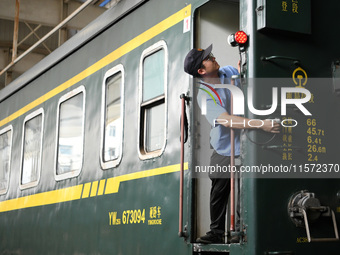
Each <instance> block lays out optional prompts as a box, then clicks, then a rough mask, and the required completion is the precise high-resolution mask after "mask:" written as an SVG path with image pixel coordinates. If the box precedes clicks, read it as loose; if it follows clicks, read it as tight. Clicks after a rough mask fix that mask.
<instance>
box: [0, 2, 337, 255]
mask: <svg viewBox="0 0 340 255" xmlns="http://www.w3.org/2000/svg"><path fill="white" fill-rule="evenodd" d="M124 1H125V2H124ZM268 1H271V0H211V1H208V0H207V1H205V0H188V2H189V3H183V2H182V1H181V0H174V1H173V4H172V2H170V1H168V0H111V1H109V0H93V1H91V0H87V1H86V0H48V1H39V0H30V1H25V0H0V72H1V74H0V163H2V164H1V165H0V226H3V230H1V227H0V233H5V234H6V233H8V234H7V235H5V234H4V235H3V236H2V238H0V254H1V252H3V253H4V254H17V255H21V254H38V253H37V252H36V249H38V251H39V252H43V253H44V254H48V253H51V254H96V255H97V254H103V255H106V254H117V255H132V254H133V255H146V254H165V255H167V254H169V255H170V254H171V255H172V254H179V255H217V254H230V255H274V254H278V255H280V254H281V255H307V254H308V255H309V254H311V255H319V254H325V255H337V254H338V252H339V250H340V246H339V234H338V226H337V222H338V218H339V213H340V190H339V185H338V180H337V179H336V178H328V179H327V178H314V179H312V178H310V179H308V178H306V179H302V178H301V180H300V179H294V178H292V179H289V178H287V179H284V178H276V179H275V178H273V179H272V180H271V179H270V178H268V179H265V178H263V179H261V178H253V177H252V178H244V179H242V180H241V181H240V185H241V189H240V190H235V192H236V194H235V195H234V196H235V197H241V198H240V199H239V198H237V199H236V206H241V216H240V217H241V228H242V229H241V230H240V232H238V233H236V234H238V235H239V237H240V240H239V242H237V243H234V244H230V243H228V244H227V243H219V244H201V243H198V242H196V241H195V240H196V238H197V237H200V236H203V235H204V234H205V233H206V232H207V231H209V228H210V221H209V218H210V215H209V214H210V212H209V195H210V194H209V192H210V186H211V181H210V179H209V178H208V176H207V174H208V173H207V172H205V173H204V174H202V175H196V176H195V175H194V174H193V171H194V169H195V168H194V166H208V165H209V161H210V155H211V154H212V152H213V149H212V148H211V146H210V147H209V146H208V145H209V144H210V137H209V135H208V134H209V132H210V130H211V126H210V124H209V123H208V121H207V120H206V118H205V116H203V114H202V112H201V109H200V107H199V106H198V104H199V103H198V102H197V94H198V91H199V89H198V86H197V84H196V83H195V82H196V81H195V80H194V79H192V78H191V77H188V76H187V75H186V74H184V72H183V67H182V65H183V60H184V56H185V54H186V53H187V51H188V50H189V48H192V47H195V48H203V49H205V48H207V47H208V46H209V45H210V44H213V51H212V52H213V54H214V56H215V57H216V60H217V61H218V62H219V64H220V66H226V65H231V66H234V67H237V63H238V61H239V60H240V58H241V59H242V61H245V62H243V64H244V66H245V67H246V68H245V69H244V70H243V71H244V73H243V74H244V75H245V76H246V75H247V74H248V73H246V72H248V70H250V71H249V72H250V73H252V75H257V74H258V73H259V76H260V77H262V76H265V77H267V76H268V77H272V76H275V75H277V76H280V75H282V74H283V75H285V77H288V78H289V80H290V82H292V79H291V73H292V72H291V70H297V69H298V68H300V69H298V70H299V71H300V72H301V70H303V71H304V69H302V67H303V68H305V69H306V70H307V72H308V75H310V76H316V77H318V75H319V73H317V72H315V69H320V70H322V71H321V73H322V74H325V73H326V74H327V75H328V76H331V77H332V79H333V80H335V79H334V78H339V77H340V75H339V70H340V69H339V66H340V65H339V63H340V51H339V50H338V47H337V46H335V43H334V42H332V43H329V44H330V46H329V48H331V49H332V50H331V51H332V53H329V52H328V51H327V49H325V48H322V50H320V52H319V49H318V51H317V52H318V53H317V54H318V56H319V58H320V62H317V61H316V60H315V59H314V60H310V59H311V52H313V54H314V53H315V52H316V50H315V45H314V43H315V42H314V41H313V40H316V39H315V38H312V37H308V36H306V35H303V36H301V35H300V34H298V35H296V34H293V36H291V34H289V33H290V32H291V31H288V32H287V31H286V32H287V33H282V34H281V32H280V31H279V32H278V31H275V33H273V35H274V36H273V35H272V34H271V32H272V30H270V29H269V30H265V32H263V31H261V33H259V32H258V31H257V30H256V28H255V27H256V26H254V23H253V22H255V21H256V18H258V17H256V15H255V16H252V17H251V18H250V16H251V15H254V13H257V12H260V11H262V10H263V6H264V5H265V4H266V3H269V2H268ZM278 1H279V2H280V5H279V7H280V8H283V9H284V8H285V6H286V5H285V3H287V1H286V0H282V1H281V0H278ZM299 1H300V0H292V2H291V1H289V4H290V5H291V4H296V3H298V2H299ZM311 1H314V2H316V0H308V1H305V2H304V4H306V3H307V4H306V5H307V6H308V5H309V3H310V2H311ZM331 1H333V2H334V5H335V6H339V3H335V1H336V0H331ZM28 2H30V3H28ZM42 2H44V4H42ZM300 2H301V1H300ZM122 3H123V4H122ZM125 3H127V5H126V6H125V5H124V4H125ZM271 3H272V2H271ZM119 4H121V5H119ZM5 6H6V7H5ZM19 6H20V15H15V9H16V8H18V7H19ZM40 6H41V10H39V11H40V12H41V13H42V14H41V16H40V15H38V14H36V15H35V14H34V15H33V14H32V13H35V12H34V11H36V10H37V9H39V8H40ZM51 6H52V7H51ZM115 6H118V7H119V8H121V9H119V8H118V12H114V11H113V10H114V8H115ZM121 6H123V7H121ZM163 6H166V7H167V8H164V10H163V8H160V7H163ZM302 6H303V4H301V5H300V7H302ZM255 7H256V12H255ZM339 7H340V6H339ZM9 8H10V9H11V10H12V11H11V12H6V11H5V10H6V9H9ZM49 8H52V12H54V13H53V15H52V14H50V12H51V9H49ZM82 8H84V10H83V11H80V9H82ZM250 8H253V10H251V11H249V9H250ZM261 8H262V9H261ZM320 9H322V8H320ZM325 9H326V8H323V9H322V13H324V12H325ZM53 10H54V11H53ZM55 10H57V11H55ZM78 10H79V14H78ZM106 10H108V11H107V12H105V11H106ZM155 10H158V11H157V12H155ZM110 11H111V12H110ZM280 11H281V9H280ZM75 13H77V15H75ZM107 13H110V15H109V14H107ZM249 13H251V14H250V16H249ZM313 13H317V11H316V9H313ZM105 14H106V15H107V16H105ZM151 14H152V15H151ZM69 15H75V17H74V18H72V19H71V21H70V22H69V23H68V25H65V26H64V25H61V28H60V29H57V30H56V33H54V34H53V35H51V36H50V37H49V39H47V40H44V42H43V43H41V44H40V45H39V46H37V45H36V47H34V50H33V49H32V51H31V52H30V53H27V56H25V57H24V58H22V60H20V62H18V63H16V62H15V61H16V59H18V58H20V54H25V53H24V51H25V50H27V49H28V50H29V51H30V49H31V46H34V45H35V44H36V42H37V41H39V40H41V38H43V37H44V35H46V34H48V33H50V31H51V30H53V27H54V28H56V27H58V26H59V25H60V24H62V23H60V22H63V20H64V19H67V17H68V16H69ZM321 16H322V15H321V14H319V15H317V18H318V21H320V17H321ZM15 17H16V18H17V22H16V18H15ZM96 17H99V19H97V22H98V21H99V22H98V23H96V22H95V21H96V20H95V19H96ZM100 17H102V18H100ZM103 17H104V18H103ZM45 19H46V20H45ZM92 20H95V21H94V22H92ZM130 20H131V22H134V23H133V24H134V26H133V27H132V28H131V27H129V26H128V25H127V24H128V22H127V21H130ZM106 22H107V23H106ZM186 22H187V23H186ZM323 22H325V23H326V21H323ZM88 23H90V26H87V28H89V27H91V28H95V29H96V28H97V26H98V27H100V26H102V27H101V30H100V32H98V33H96V32H94V31H93V30H91V29H90V30H86V31H85V33H84V30H83V31H82V29H83V28H84V27H85V29H86V25H87V24H88ZM302 23H303V22H302ZM58 24H59V25H58ZM186 24H189V25H186ZM264 26H265V25H264ZM15 27H16V28H15ZM240 27H242V28H243V29H246V30H248V32H247V33H248V34H250V35H251V36H250V40H254V41H252V42H251V43H250V46H249V45H247V47H248V46H249V49H248V48H247V49H246V51H248V50H249V52H250V53H249V54H250V58H248V59H247V58H246V57H244V56H245V55H243V56H242V57H243V58H242V57H241V54H240V53H241V52H240V48H239V47H231V46H230V45H229V44H228V43H227V37H228V35H230V34H233V33H235V32H236V31H239V30H240ZM13 28H14V29H13ZM303 29H304V28H303ZM314 29H315V31H317V33H321V32H320V31H321V29H320V27H316V28H314ZM307 30H308V29H307ZM16 32H18V34H17V35H15V34H16ZM82 32H83V33H82ZM88 32H89V33H88ZM304 32H305V31H304ZM294 33H295V32H294ZM298 33H299V32H298ZM287 34H288V35H287ZM117 35H119V36H117ZM77 36H79V37H77ZM299 36H301V37H299ZM313 36H314V35H313ZM334 36H335V35H334ZM315 37H317V36H315ZM337 37H339V36H337ZM74 38H80V39H79V41H78V42H76V40H74V41H72V40H70V41H71V42H72V43H70V44H69V45H70V46H71V47H70V49H66V47H64V48H63V46H65V45H66V43H67V42H66V41H67V39H74ZM295 38H298V39H295ZM301 38H303V39H306V38H309V39H310V38H312V39H313V40H312V39H311V40H310V41H308V42H303V40H301ZM281 39H282V41H280V40H281ZM318 39H319V38H318ZM70 41H68V42H70ZM318 42H319V41H317V43H315V44H316V45H318ZM64 43H65V44H64ZM272 44H273V45H275V47H273V48H271V46H272ZM268 45H269V46H268ZM287 45H288V46H289V45H293V46H294V47H297V46H296V45H298V47H300V50H298V49H297V48H298V47H297V48H294V47H293V46H292V47H291V48H290V49H286V48H285V47H286V46H287ZM60 46H61V47H60ZM189 46H190V47H189ZM288 46H287V47H288ZM59 47H60V48H59ZM72 47H74V48H72ZM58 49H59V51H58ZM53 50H56V51H55V52H57V53H58V52H59V53H60V55H59V56H58V55H53V56H52V57H51V55H52V54H51V55H50V56H49V57H50V58H48V57H47V58H45V60H46V59H47V60H46V62H44V61H43V62H40V61H41V60H42V59H43V58H44V57H45V56H47V55H49V54H50V53H51V52H53ZM304 51H305V52H304ZM325 52H326V53H325ZM243 53H244V52H243ZM247 54H248V52H247ZM276 54H277V55H276ZM281 54H282V55H284V56H283V57H282V56H281ZM260 55H261V56H262V55H264V56H270V57H269V58H271V57H272V58H274V60H273V61H271V59H270V61H268V62H265V61H263V58H262V59H261V60H260V59H259V57H258V56H260ZM287 55H289V56H287ZM295 56H297V57H295ZM277 59H279V60H278V62H276V61H277ZM296 59H298V60H299V61H296ZM300 59H302V61H300ZM306 59H307V60H306ZM292 60H293V61H292ZM248 61H249V62H248ZM308 61H310V62H311V63H312V64H310V65H309V63H308V64H306V63H307V62H308ZM296 62H299V64H300V62H303V63H304V65H303V66H300V65H296ZM41 63H43V64H44V63H47V64H48V67H47V68H46V69H45V67H42V66H41V65H42V64H41ZM35 64H37V65H36V66H35V67H33V68H31V67H32V66H34V65H35ZM30 68H31V69H30ZM247 68H249V69H247ZM27 70H28V72H26V71H27ZM30 71H32V74H29V73H30ZM24 72H26V73H24ZM22 73H24V75H23V76H20V75H21V74H22ZM301 74H304V73H303V72H301ZM301 74H300V82H301V80H302V79H303V78H304V79H305V80H307V77H302V76H301ZM30 75H32V76H30ZM301 77H302V78H301ZM26 78H27V80H28V81H26V82H25V80H24V79H26ZM21 79H23V80H21ZM11 82H12V85H13V84H14V86H13V87H11V84H10V83H11ZM310 83H311V82H310ZM330 84H331V83H329V84H328V83H327V84H324V87H323V88H322V89H320V88H318V87H317V88H316V89H315V88H314V87H313V89H315V91H317V92H318V96H320V97H319V98H321V101H322V103H321V104H320V106H316V104H314V105H312V106H310V107H311V108H312V111H313V113H316V114H315V116H316V117H313V118H307V117H305V116H302V114H301V113H300V112H298V111H297V110H296V109H295V108H294V109H292V108H293V107H291V108H290V109H288V110H287V111H288V115H289V114H290V116H294V117H295V116H297V117H296V118H297V119H298V120H299V122H300V121H303V128H304V127H307V128H309V129H308V130H309V131H308V130H307V134H306V130H303V132H300V131H301V128H300V129H298V130H299V131H298V132H299V133H297V132H296V133H295V134H294V137H295V138H294V139H295V140H294V139H293V138H292V137H293V135H291V136H290V137H291V140H290V142H291V143H290V144H289V148H288V147H285V146H286V145H283V144H284V143H283V138H282V137H283V136H281V135H278V136H273V138H274V139H269V140H268V139H267V138H268V136H267V134H265V133H264V132H262V133H261V132H258V130H255V131H254V132H253V131H251V132H252V134H251V135H250V136H251V137H252V138H254V137H255V138H257V139H258V138H260V139H259V140H263V138H264V140H268V141H269V143H270V142H271V141H274V142H273V143H270V144H269V145H268V146H267V144H264V145H261V144H260V143H256V142H253V141H252V140H251V139H249V137H246V136H245V135H243V138H242V139H243V141H242V142H243V146H244V147H243V148H242V149H243V150H244V151H242V153H244V154H245V155H241V156H242V160H244V158H246V160H245V161H244V162H242V163H245V164H247V163H249V162H250V163H249V164H250V165H255V164H258V163H259V162H260V163H261V165H262V162H269V163H273V164H275V163H277V162H279V163H280V164H281V165H282V162H283V163H287V160H288V159H287V157H284V156H283V155H284V154H285V153H286V155H287V151H288V150H289V152H290V153H291V156H292V158H293V155H294V156H296V158H294V160H295V159H297V158H298V157H300V158H299V159H297V162H300V159H301V158H302V159H303V160H305V158H304V157H306V155H307V153H306V151H307V149H306V150H304V149H305V148H303V149H301V145H300V144H298V143H300V142H301V141H302V142H301V144H303V145H302V146H304V145H305V144H306V143H307V146H310V148H314V147H312V146H313V145H315V143H316V144H320V146H319V145H318V146H319V147H318V148H321V150H320V151H318V150H316V151H314V152H313V151H312V152H313V153H314V154H313V157H312V159H313V160H316V161H317V160H318V158H321V160H323V159H324V160H325V161H326V162H328V161H327V160H330V159H331V161H330V162H329V163H331V164H333V165H335V167H334V171H337V172H339V171H340V169H339V168H340V167H339V166H340V163H339V161H338V157H337V155H338V145H337V141H338V142H340V141H339V137H338V136H337V135H336V134H338V131H337V128H336V127H334V126H330V125H329V126H326V125H321V124H320V123H321V120H328V121H329V119H330V118H329V116H326V115H327V114H325V112H326V113H328V112H330V111H334V112H336V111H337V110H338V109H340V100H339V95H338V94H337V93H339V91H340V86H339V84H340V83H335V82H333V83H332V84H331V85H330ZM293 86H295V85H293ZM313 86H314V84H313ZM259 88H261V87H259ZM1 90H2V91H1ZM263 91H264V90H263ZM261 93H262V91H261ZM261 93H257V94H255V96H254V97H258V98H260V100H262V99H263V97H262V95H259V94H261ZM263 94H265V95H271V94H270V93H269V92H268V93H267V92H263ZM180 95H181V96H182V98H181V99H180ZM183 98H184V99H183ZM182 99H183V100H182ZM328 99H329V100H328ZM181 100H182V101H181ZM181 102H184V104H183V105H184V106H186V107H187V108H181V107H183V105H180V103H181ZM325 102H326V103H327V104H328V105H326V103H325ZM1 107H2V108H1ZM261 107H264V109H266V107H268V105H264V106H263V105H262V106H261ZM183 109H184V110H183ZM330 109H331V110H330ZM181 111H182V112H181ZM183 113H186V114H183ZM248 114H249V112H248ZM274 114H277V112H275V113H274ZM274 114H273V115H274ZM185 115H187V116H186V117H187V118H188V120H187V121H188V123H186V124H183V125H181V124H182V123H183V122H184V116H185ZM182 117H183V119H181V118H182ZM334 123H336V124H340V123H339V120H338V119H336V120H334ZM185 125H187V127H186V128H188V130H187V132H188V133H187V134H186V135H187V136H188V141H187V142H186V143H185V144H184V143H183V144H181V142H180V141H181V137H180V136H181V129H180V127H182V128H183V129H185ZM335 126H337V125H335ZM308 132H309V133H308ZM183 133H184V131H183ZM325 134H326V135H325ZM284 135H285V137H286V138H287V137H288V134H286V133H285V134H284ZM327 135H330V136H328V137H327V138H326V136H327ZM307 136H308V139H305V138H306V137H307ZM255 140H256V139H255ZM286 140H288V138H287V139H286ZM292 140H294V141H292ZM321 141H322V142H321ZM293 142H294V143H293ZM321 143H323V146H324V147H321ZM259 144H260V145H259ZM297 144H298V145H297ZM324 144H327V145H328V147H327V148H332V150H329V149H327V150H326V149H323V148H326V145H324ZM181 146H183V147H181ZM307 146H305V147H307ZM315 146H316V145H315ZM311 150H312V149H311ZM292 151H293V152H292ZM326 152H327V153H326ZM182 153H183V154H182ZM244 156H245V157H244ZM181 157H182V158H181ZM181 159H182V160H181ZM332 160H333V161H332ZM292 162H293V161H292ZM292 162H290V161H289V162H288V163H292ZM303 162H304V161H303ZM322 162H323V161H322ZM294 163H295V161H294ZM308 163H310V165H313V164H314V163H318V162H308ZM305 165H306V164H305ZM307 165H308V164H307ZM314 165H315V164H314ZM324 165H325V164H324ZM300 166H301V165H300ZM13 169H15V171H14V170H13ZM333 176H335V175H333ZM178 188H179V189H178ZM181 189H182V190H181ZM314 192H315V193H314ZM234 202H235V201H234V200H233V203H234ZM178 204H179V205H178ZM228 204H230V202H229V203H228ZM229 210H230V208H228V209H227V211H228V215H227V216H226V235H227V232H228V229H229V227H230V222H231V219H230V218H231V217H230V212H229ZM178 211H179V212H178ZM320 219H321V220H320ZM309 220H310V223H311V224H310V225H308V224H309ZM18 222H19V224H18ZM11 224H12V225H13V226H15V230H16V231H11ZM21 224H22V225H21ZM178 225H179V227H178ZM18 230H20V231H18ZM21 230H22V231H21ZM52 230H53V231H52ZM1 231H2V232H1ZM231 231H234V230H231ZM234 234H235V233H234ZM226 238H227V236H226ZM36 239H37V240H38V239H39V241H41V240H42V243H43V244H42V245H40V244H38V243H36ZM27 240H28V241H27ZM2 246H3V247H6V248H5V249H6V250H4V251H2V250H1V249H2V248H1V247H2ZM23 247H27V250H25V248H23ZM314 251H317V253H315V254H313V252H314ZM320 251H322V252H325V253H320Z"/></svg>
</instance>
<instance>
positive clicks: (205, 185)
mask: <svg viewBox="0 0 340 255" xmlns="http://www.w3.org/2000/svg"><path fill="white" fill-rule="evenodd" d="M194 22H195V25H194V27H195V38H194V40H195V41H194V47H195V48H202V49H206V48H207V47H208V46H209V45H211V44H212V45H213V49H212V53H213V54H214V56H215V57H216V61H217V62H218V63H219V64H220V66H221V67H222V66H227V65H230V66H233V67H235V68H237V64H238V60H239V52H238V49H237V48H233V47H231V46H230V45H229V44H228V43H227V37H228V35H230V34H232V33H235V32H236V31H238V30H239V1H235V0H232V1H230V0H229V1H227V0H224V1H222V0H214V1H210V2H208V3H206V4H205V5H203V6H201V7H200V8H198V9H197V10H196V12H195V21H194ZM198 81H199V80H197V79H194V82H193V89H192V91H193V98H194V100H193V101H194V102H195V110H194V122H193V123H195V125H194V137H195V139H194V149H193V165H194V166H195V169H194V170H193V177H194V178H195V183H196V185H195V186H196V190H195V200H196V201H195V202H196V206H195V208H196V212H195V223H194V224H195V234H196V237H195V238H194V239H195V240H196V238H197V237H200V236H203V235H205V234H206V232H208V231H209V230H210V202H209V201H210V190H211V180H210V179H209V176H208V173H207V168H204V167H205V166H209V164H210V157H211V155H212V154H213V152H214V150H213V148H212V146H211V145H210V131H211V128H212V126H211V124H210V123H209V122H208V121H207V119H206V116H204V115H203V114H202V109H201V107H199V103H198V102H197V93H198V91H199V84H198ZM226 199H228V198H226ZM228 204H229V203H228ZM229 211H230V210H229V208H228V209H227V212H229ZM228 225H229V219H228V216H227V220H226V231H227V229H228V228H229V227H228ZM225 240H227V239H225Z"/></svg>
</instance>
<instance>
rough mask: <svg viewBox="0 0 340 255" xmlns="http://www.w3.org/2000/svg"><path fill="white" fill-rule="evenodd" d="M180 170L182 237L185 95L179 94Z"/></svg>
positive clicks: (180, 226)
mask: <svg viewBox="0 0 340 255" xmlns="http://www.w3.org/2000/svg"><path fill="white" fill-rule="evenodd" d="M180 98H181V161H180V164H181V171H180V181H179V226H178V235H179V236H180V237H184V236H185V234H184V232H183V183H184V121H185V95H184V94H181V96H180Z"/></svg>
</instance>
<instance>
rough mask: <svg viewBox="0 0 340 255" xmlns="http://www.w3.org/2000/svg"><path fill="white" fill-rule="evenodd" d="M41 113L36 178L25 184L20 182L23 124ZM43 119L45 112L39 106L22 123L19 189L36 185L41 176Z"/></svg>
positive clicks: (23, 138) (23, 136)
mask: <svg viewBox="0 0 340 255" xmlns="http://www.w3.org/2000/svg"><path fill="white" fill-rule="evenodd" d="M40 114H41V135H40V151H39V164H38V171H37V180H36V181H33V182H29V183H26V184H22V183H21V181H22V176H23V159H24V143H25V124H26V122H28V121H30V120H32V119H34V118H35V117H37V116H38V115H40ZM44 120H45V113H44V109H43V108H39V109H38V110H36V111H34V112H32V113H30V114H29V115H27V116H26V117H25V119H24V122H23V125H22V135H21V136H22V138H21V157H20V179H19V188H20V189H21V190H24V189H28V188H33V187H36V186H38V183H39V182H40V177H41V168H42V148H43V136H44Z"/></svg>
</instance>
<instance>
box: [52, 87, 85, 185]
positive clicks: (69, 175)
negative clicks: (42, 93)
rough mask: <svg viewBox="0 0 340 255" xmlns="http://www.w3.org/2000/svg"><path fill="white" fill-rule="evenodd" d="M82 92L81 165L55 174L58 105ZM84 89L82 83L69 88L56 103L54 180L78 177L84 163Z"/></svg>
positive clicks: (57, 142) (57, 144)
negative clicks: (71, 88) (75, 169)
mask: <svg viewBox="0 0 340 255" xmlns="http://www.w3.org/2000/svg"><path fill="white" fill-rule="evenodd" d="M80 93H83V114H82V117H83V123H82V129H81V135H82V139H81V147H82V153H81V155H82V157H81V165H80V168H79V170H77V171H71V172H67V173H63V174H57V170H58V169H57V164H58V155H59V153H58V148H59V131H60V130H59V129H60V123H59V122H60V105H61V104H62V103H64V102H66V101H67V100H69V99H71V98H72V97H75V96H77V95H78V94H80ZM85 106H86V90H85V86H84V85H80V86H79V87H77V88H75V89H73V90H71V91H70V92H68V93H66V94H65V95H63V96H62V97H60V99H59V101H58V105H57V119H56V139H55V153H54V154H55V155H54V178H55V180H56V181H62V180H66V179H70V178H74V177H78V176H79V174H80V173H81V172H82V170H83V165H84V144H85V142H84V140H85V116H86V108H85Z"/></svg>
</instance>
